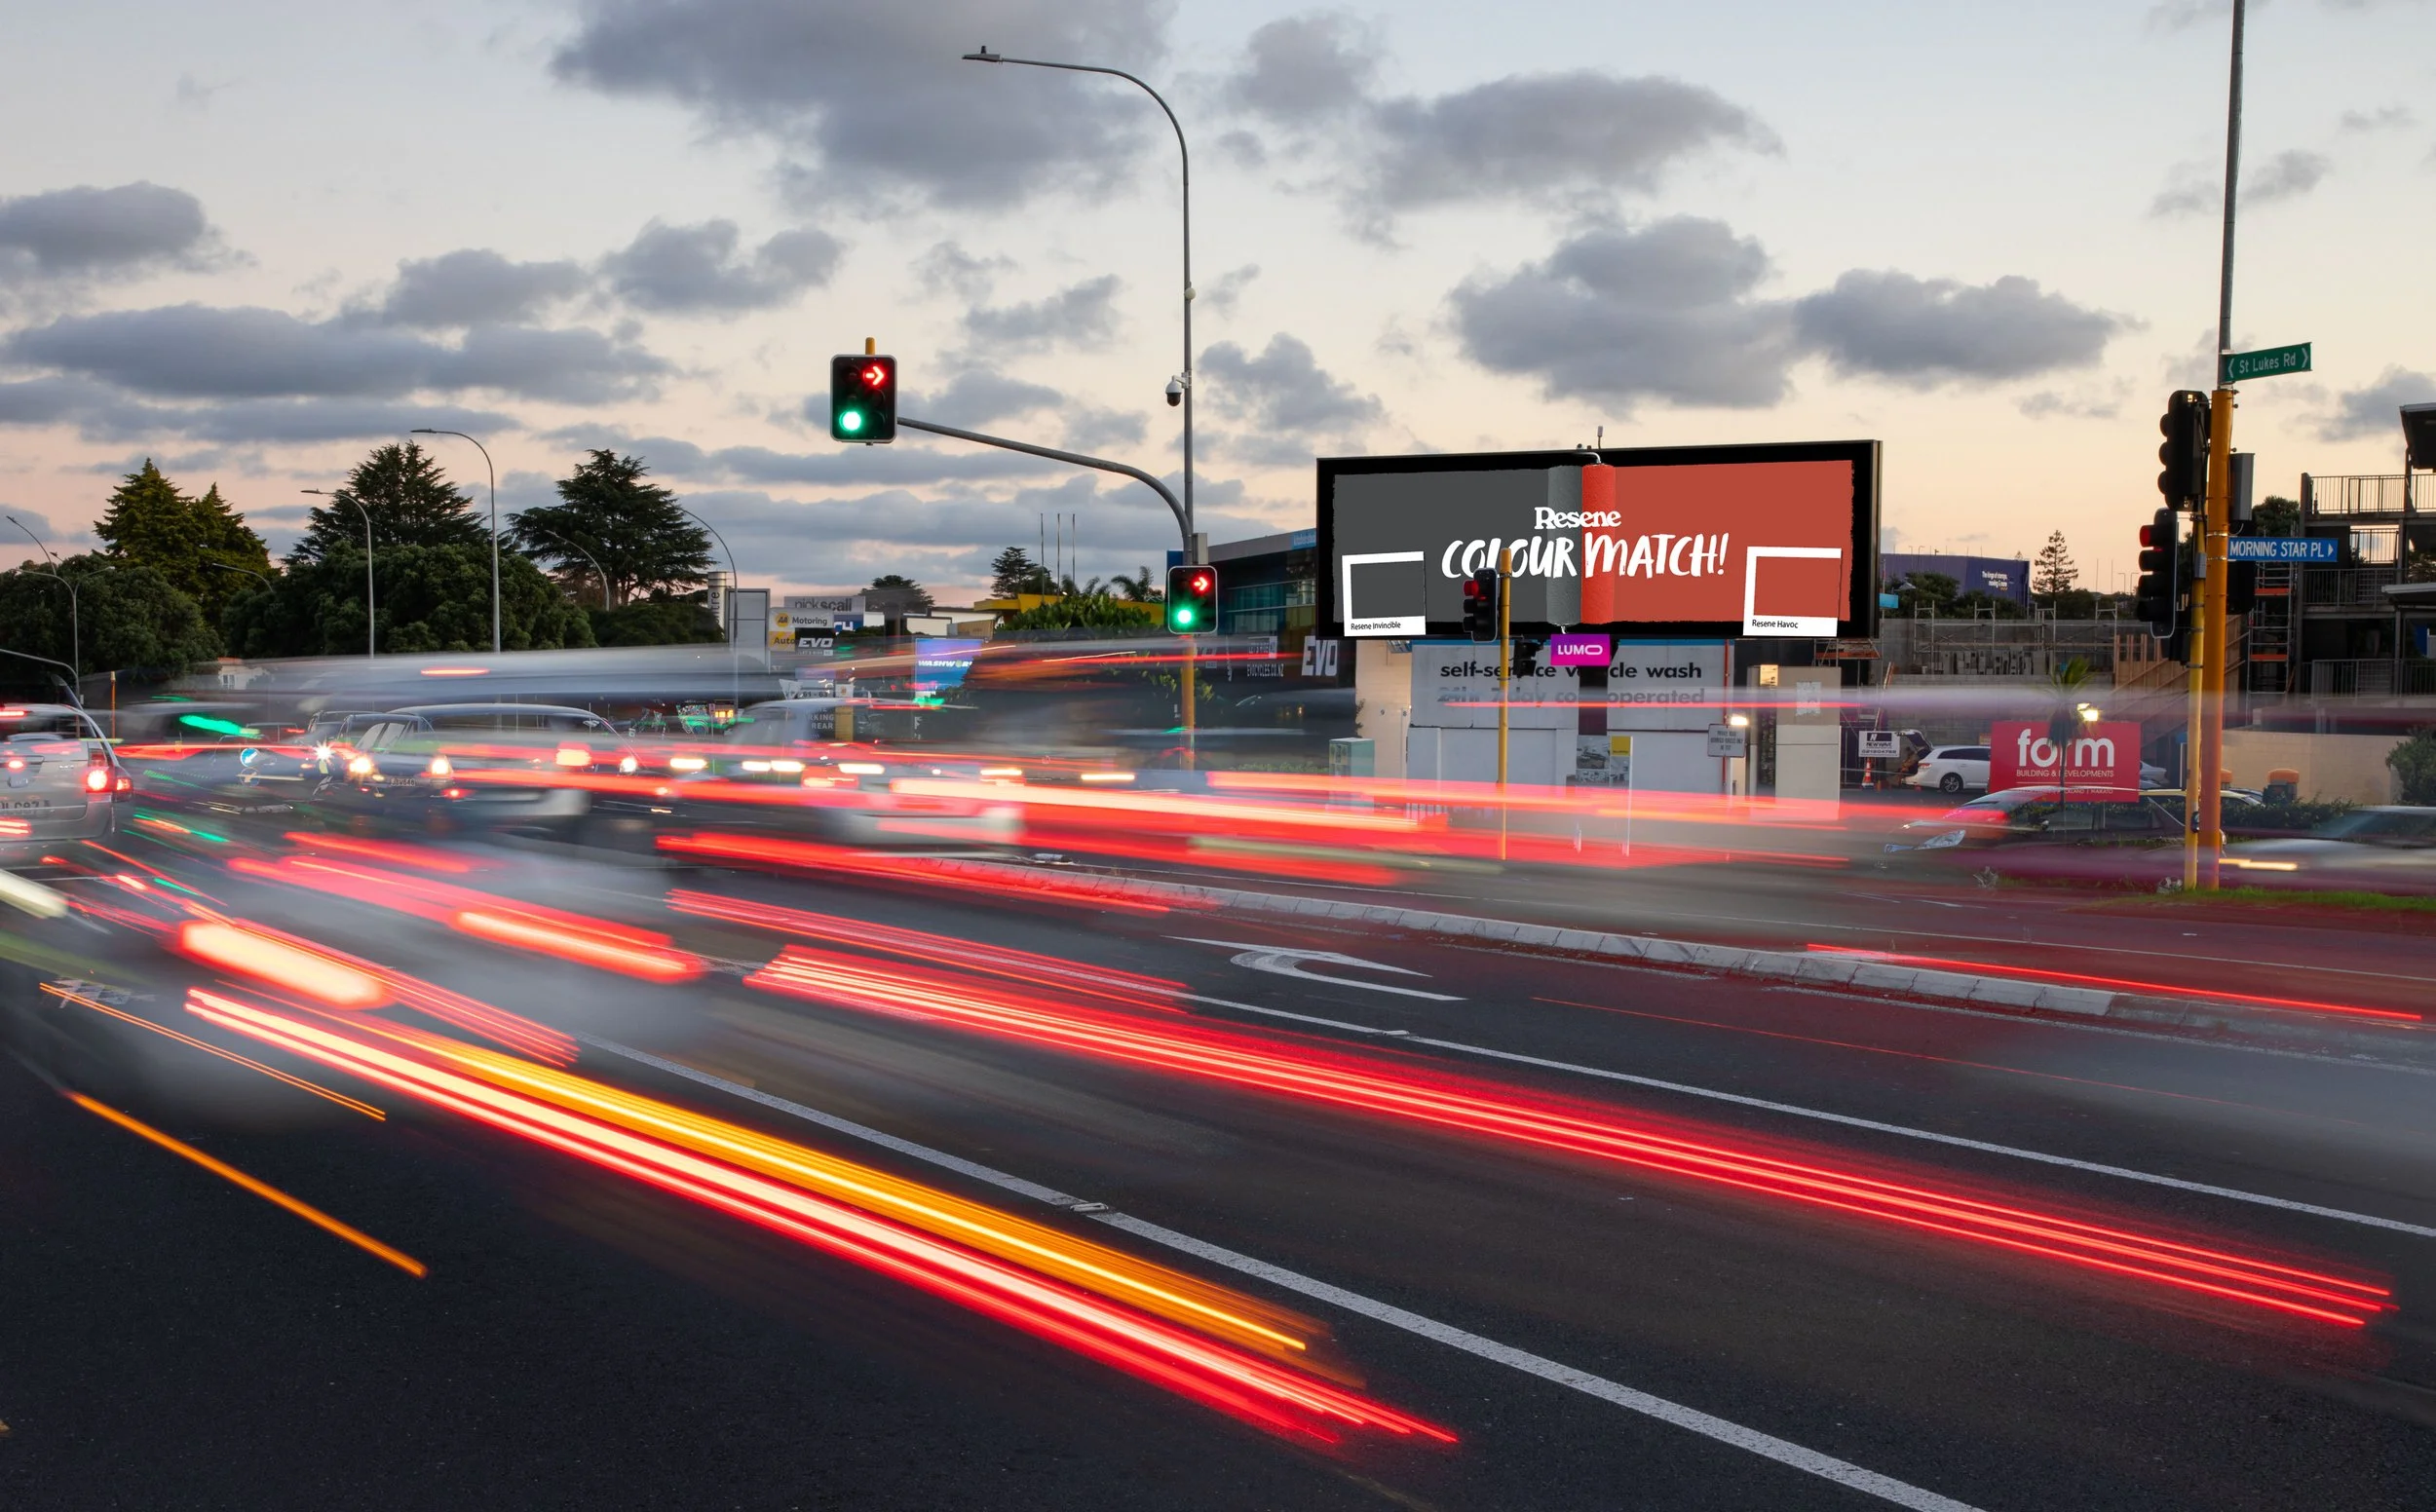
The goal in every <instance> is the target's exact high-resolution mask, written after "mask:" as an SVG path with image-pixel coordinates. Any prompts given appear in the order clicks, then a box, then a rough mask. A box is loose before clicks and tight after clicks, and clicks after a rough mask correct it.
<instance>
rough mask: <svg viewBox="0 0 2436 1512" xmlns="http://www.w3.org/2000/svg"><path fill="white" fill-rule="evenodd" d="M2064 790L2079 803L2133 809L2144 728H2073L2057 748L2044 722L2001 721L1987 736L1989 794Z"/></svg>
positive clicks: (2109, 724)
mask: <svg viewBox="0 0 2436 1512" xmlns="http://www.w3.org/2000/svg"><path fill="white" fill-rule="evenodd" d="M2008 787H2053V788H2060V789H2062V794H2063V796H2064V797H2065V798H2067V799H2070V800H2071V801H2073V802H2074V803H2134V802H2137V801H2138V800H2139V797H2140V725H2139V723H2138V722H2137V721H2135V720H2121V721H2116V720H2100V721H2098V722H2096V723H2094V724H2083V723H2081V722H2080V721H2078V720H2074V722H2073V728H2072V732H2071V733H2070V734H2069V735H2067V736H2066V737H2065V738H2064V743H2063V745H2062V746H2060V747H2059V746H2058V745H2057V744H2056V742H2055V739H2054V737H2052V736H2051V735H2050V734H2049V731H2048V726H2047V722H2046V721H2044V720H2035V721H2034V720H2027V719H2014V720H1999V721H1998V722H1997V723H1996V724H1995V725H1993V726H1991V727H1990V728H1989V732H1988V791H1990V792H1992V793H1997V792H2002V791H2003V790H2004V789H2006V788H2008Z"/></svg>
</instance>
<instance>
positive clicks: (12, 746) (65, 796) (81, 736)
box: [0, 703, 135, 869]
mask: <svg viewBox="0 0 2436 1512" xmlns="http://www.w3.org/2000/svg"><path fill="white" fill-rule="evenodd" d="M134 786H135V783H134V779H133V777H132V776H130V775H128V773H127V770H126V769H125V768H124V767H122V766H120V765H119V760H118V756H117V753H116V752H114V751H113V750H112V749H111V747H110V740H109V737H107V736H105V735H103V734H102V733H101V727H100V726H99V725H96V724H95V723H94V721H93V716H92V715H90V714H88V713H86V712H85V711H84V710H83V709H80V708H76V707H73V706H71V705H69V704H65V703H11V704H6V705H0V866H5V867H9V868H11V869H16V868H19V867H27V866H39V865H40V864H41V863H42V857H43V855H44V854H45V853H46V852H47V851H49V850H50V849H51V848H53V847H56V846H57V845H59V844H61V843H63V842H67V841H77V840H104V839H107V838H108V837H110V836H112V835H115V834H117V833H118V828H119V805H120V803H121V801H122V800H123V799H124V798H125V797H126V796H127V795H128V794H129V793H131V792H133V790H134Z"/></svg>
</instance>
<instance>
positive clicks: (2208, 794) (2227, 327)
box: [2183, 0, 2248, 892]
mask: <svg viewBox="0 0 2436 1512" xmlns="http://www.w3.org/2000/svg"><path fill="white" fill-rule="evenodd" d="M2247 12H2248V6H2247V4H2246V3H2245V0H2233V36H2232V64H2231V72H2230V75H2229V77H2228V79H2227V85H2226V92H2225V244H2224V251H2223V255H2222V257H2221V259H2220V260H2219V262H2218V265H2217V301H2216V348H2217V381H2216V388H2215V390H2214V392H2213V393H2211V394H2210V395H2209V396H2208V495H2207V509H2206V511H2205V512H2204V513H2203V514H2202V515H2201V516H2200V518H2199V520H2198V521H2197V523H2198V526H2199V529H2198V532H2197V534H2198V537H2199V541H2198V549H2197V551H2196V552H2195V553H2193V554H2194V555H2196V556H2197V557H2198V560H2199V593H2198V596H2197V597H2196V598H2195V600H2194V601H2193V604H2192V608H2193V609H2194V610H2195V611H2196V612H2197V617H2198V622H2199V625H2198V628H2199V647H2200V650H2199V657H2200V662H2199V664H2197V665H2195V666H2193V667H2192V668H2191V669H2190V684H2191V697H2192V716H2193V717H2192V720H2191V734H2190V743H2191V745H2192V746H2193V747H2194V748H2195V750H2196V753H2197V756H2198V760H2199V785H2198V786H2197V787H2195V788H2194V787H2192V786H2191V785H2190V784H2189V783H2188V782H2186V783H2184V784H2183V809H2184V836H2185V839H2184V850H2183V854H2184V861H2183V885H2184V886H2185V887H2196V888H2206V889H2207V890H2209V891H2211V892H2213V891H2215V890H2216V887H2217V883H2218V880H2219V877H2220V874H2221V872H2222V870H2223V864H2224V859H2225V795H2224V784H2225V693H2226V687H2225V670H2226V666H2225V663H2226V660H2227V653H2226V645H2225V608H2226V599H2227V591H2228V590H2229V589H2230V587H2231V586H2232V579H2231V573H2230V570H2229V564H2228V563H2227V548H2226V544H2225V543H2226V539H2227V535H2228V533H2229V531H2230V529H2231V515H2232V487H2233V390H2232V387H2231V385H2230V384H2228V383H2227V382H2226V378H2225V360H2224V359H2225V356H2226V355H2227V354H2228V353H2230V352H2231V351H2232V350H2233V209H2234V205H2235V189H2236V186H2237V185H2238V183H2239V181H2240V177H2241V48H2242V31H2243V27H2244V23H2245V21H2246V19H2247Z"/></svg>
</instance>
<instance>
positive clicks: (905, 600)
mask: <svg viewBox="0 0 2436 1512" xmlns="http://www.w3.org/2000/svg"><path fill="white" fill-rule="evenodd" d="M863 594H864V597H865V600H866V601H867V602H869V603H870V604H871V606H872V607H873V608H875V609H879V610H881V611H883V612H885V613H894V614H900V615H904V614H929V613H930V612H931V590H930V589H929V588H926V587H924V586H922V585H921V584H919V583H916V582H915V581H914V580H913V579H911V578H908V577H906V576H905V575H904V574H903V573H900V572H884V573H882V574H880V575H879V576H878V577H876V578H874V579H872V580H871V586H869V587H867V588H865V589H863Z"/></svg>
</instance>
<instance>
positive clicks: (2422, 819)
mask: <svg viewBox="0 0 2436 1512" xmlns="http://www.w3.org/2000/svg"><path fill="white" fill-rule="evenodd" d="M2225 864H2226V868H2227V870H2226V876H2227V881H2228V882H2229V881H2230V879H2231V877H2232V875H2233V873H2234V871H2236V870H2238V871H2239V872H2240V873H2241V874H2242V877H2241V881H2242V883H2243V885H2245V886H2255V885H2258V884H2261V883H2275V884H2281V885H2284V886H2300V887H2322V888H2360V889H2362V890H2367V891H2378V892H2395V891H2412V892H2419V891H2425V890H2427V889H2429V888H2436V808H2425V807H2420V806H2417V805H2404V804H2379V805H2377V806H2375V807H2373V808H2366V809H2354V810H2352V811H2351V812H2350V813H2343V814H2339V815H2337V816H2336V817H2334V818H2331V819H2329V820H2327V821H2326V822H2325V823H2323V824H2321V825H2319V826H2318V827H2317V828H2316V829H2315V830H2313V831H2311V832H2310V833H2309V835H2308V836H2307V837H2306V838H2304V839H2295V840H2261V841H2256V842H2253V843H2251V844H2248V845H2243V846H2236V847H2234V848H2232V849H2231V850H2229V851H2227V852H2226V856H2225Z"/></svg>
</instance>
